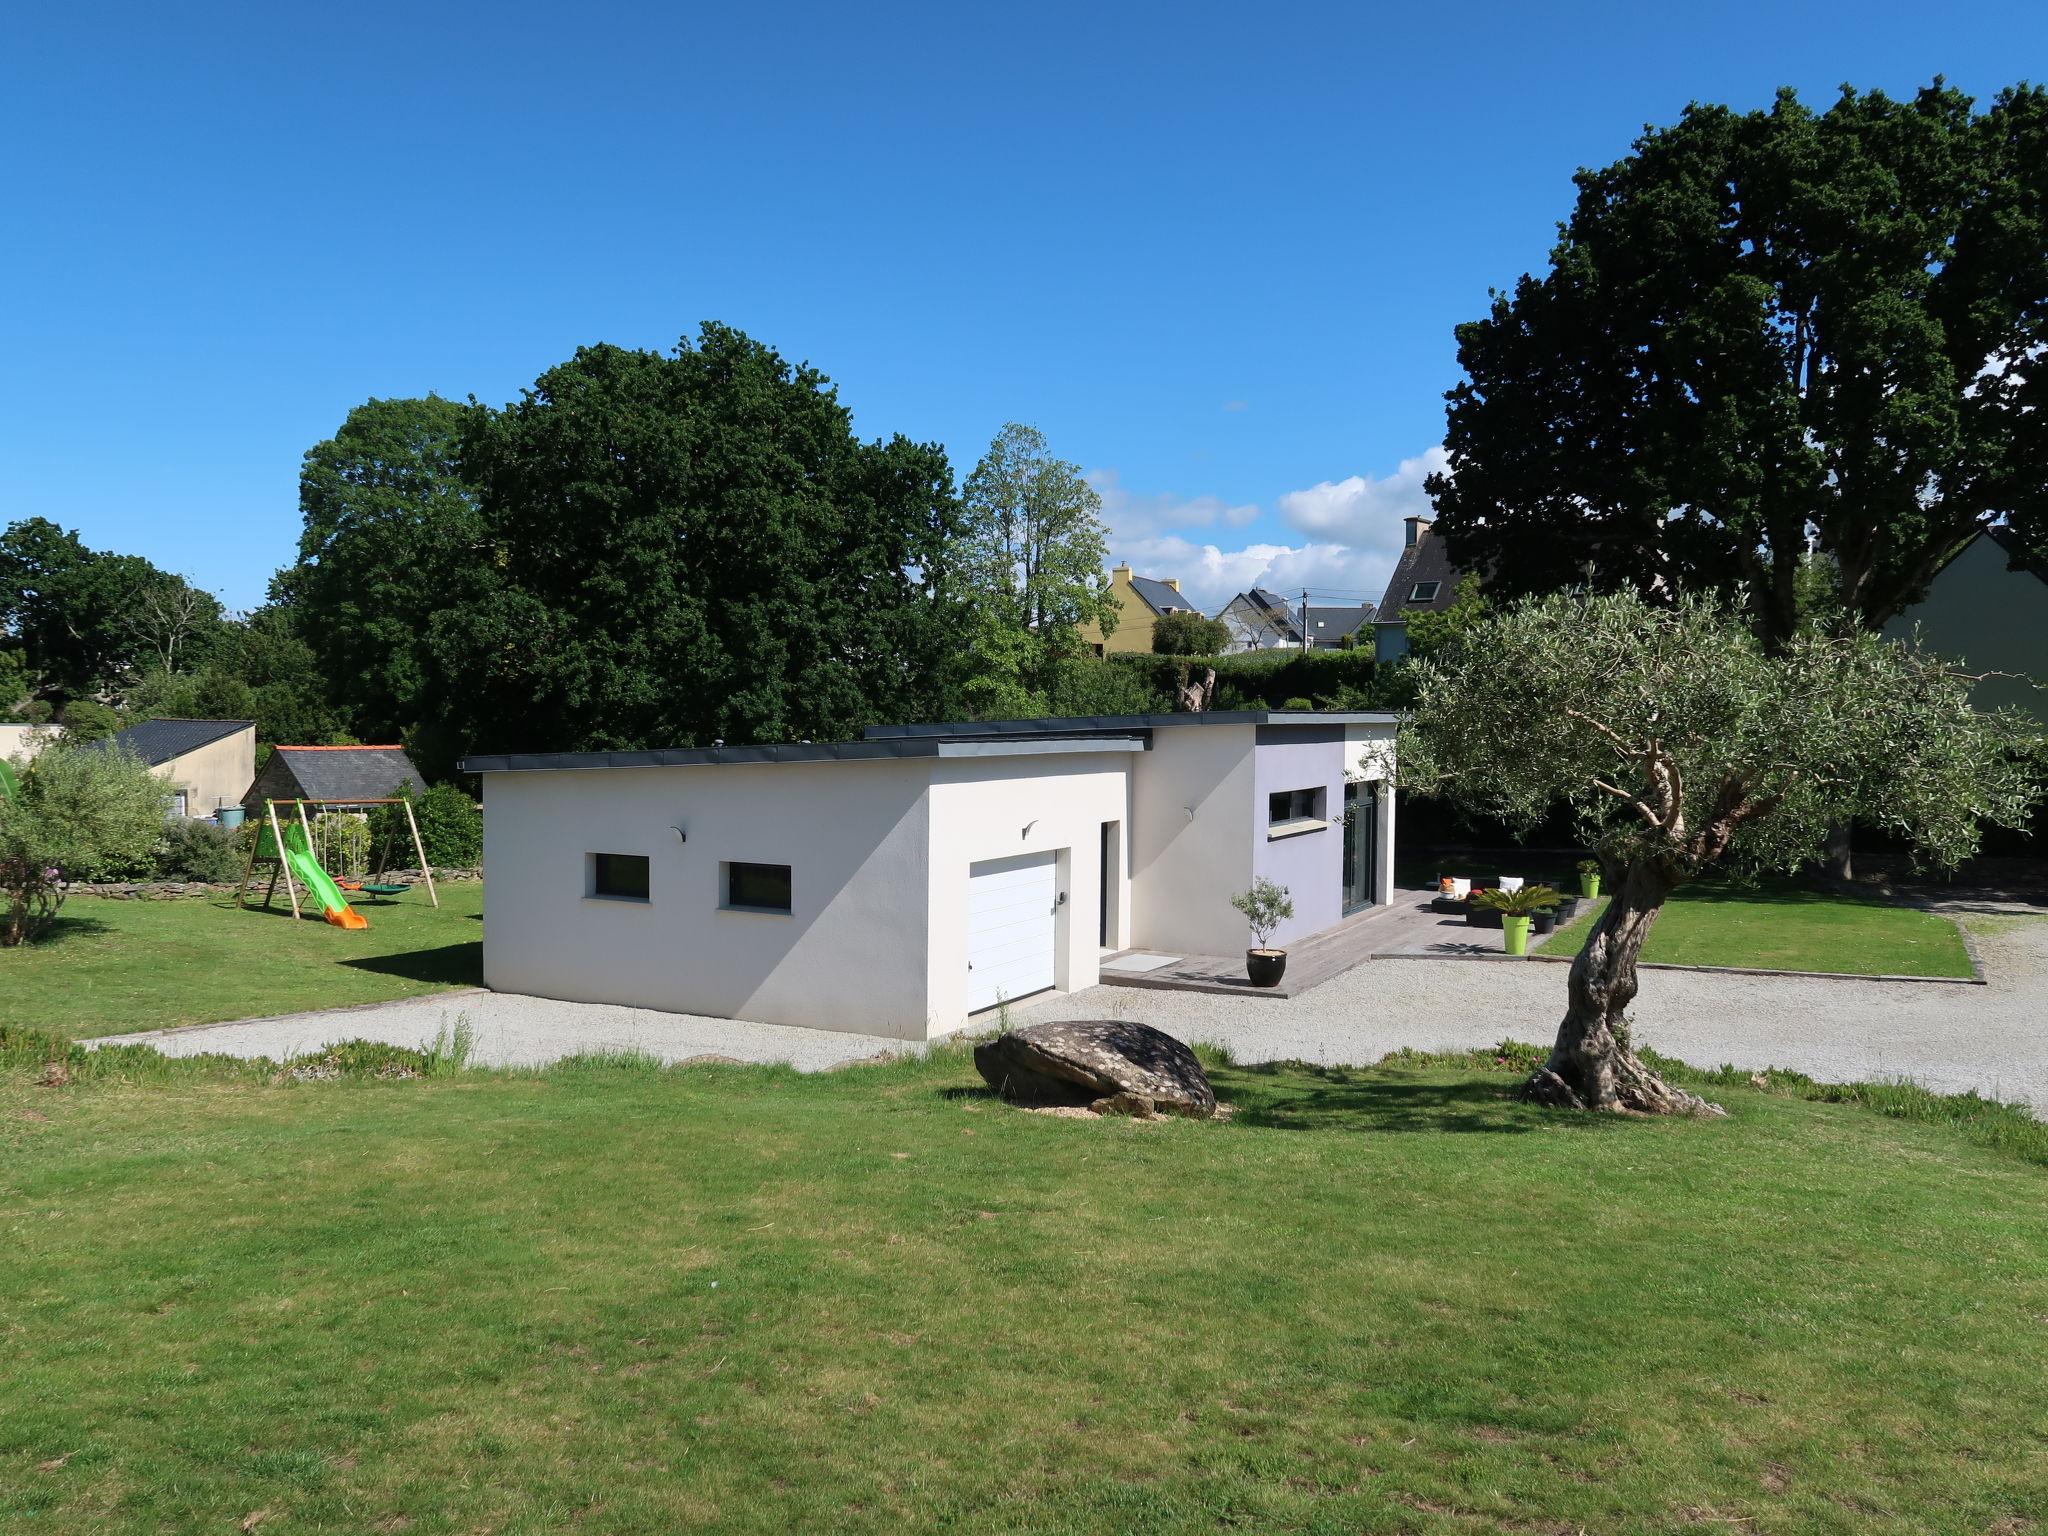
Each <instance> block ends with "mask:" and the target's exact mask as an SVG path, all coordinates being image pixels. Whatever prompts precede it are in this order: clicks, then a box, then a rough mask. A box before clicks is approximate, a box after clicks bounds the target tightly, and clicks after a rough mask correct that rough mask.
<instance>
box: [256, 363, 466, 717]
mask: <svg viewBox="0 0 2048 1536" xmlns="http://www.w3.org/2000/svg"><path fill="white" fill-rule="evenodd" d="M470 414H471V412H470V410H469V409H468V408H465V407H464V406H461V405H459V404H457V403H456V402H454V401H452V400H443V399H441V398H440V397H439V396H438V395H428V396H427V397H426V398H424V399H393V400H370V401H367V402H365V403H364V404H362V405H359V406H357V407H356V408H355V409H354V410H352V411H350V412H349V413H348V419H347V420H346V421H344V422H343V423H342V424H341V428H340V430H339V431H337V432H336V433H335V434H334V436H333V437H331V438H329V439H327V440H326V441H325V442H321V443H316V444H315V445H314V446H313V447H312V448H310V449H308V450H307V452H306V458H305V463H304V464H303V466H302V467H301V469H300V471H299V511H300V514H301V516H302V518H303V520H304V522H303V527H302V530H301V532H300V535H299V557H298V560H297V562H296V563H295V564H293V565H292V566H290V567H288V568H287V569H285V570H283V571H280V572H279V573H278V574H277V577H276V579H275V580H274V581H273V582H272V584H271V597H272V600H273V602H274V603H278V604H283V605H286V606H288V607H289V608H290V609H291V611H292V618H291V621H290V627H291V629H292V631H293V632H294V633H295V634H296V636H297V638H298V639H299V640H301V641H303V643H304V644H305V645H307V646H308V647H310V648H311V651H312V654H313V656H314V658H315V659H316V660H317V662H318V664H319V668H320V671H321V673H322V674H323V675H324V676H325V678H326V679H327V683H328V691H329V692H330V693H331V695H332V697H333V699H334V701H335V702H336V703H338V704H339V705H340V706H341V708H342V709H343V710H344V711H345V712H346V714H347V716H348V719H349V723H350V724H351V725H352V727H353V728H354V730H355V731H356V732H357V734H359V735H360V736H361V737H362V738H363V739H364V740H372V741H396V740H400V739H402V738H404V737H406V736H407V735H408V734H410V733H411V732H413V731H414V730H416V729H417V728H418V727H419V725H420V722H421V721H422V719H423V718H424V716H425V715H426V713H427V709H428V705H427V702H426V695H427V688H428V671H429V667H430V665H431V663H430V660H429V657H428V645H427V636H428V632H429V631H430V630H431V629H432V627H433V622H434V616H435V615H436V614H437V613H439V612H440V611H441V610H442V609H444V608H446V607H449V606H451V605H460V604H461V603H463V602H464V601H466V600H468V599H469V598H471V597H473V596H474V595H475V593H476V592H477V591H478V590H480V588H481V586H482V575H483V573H482V572H481V570H480V569H479V561H480V560H481V559H482V558H483V555H484V552H485V549H486V542H485V538H484V533H483V522H482V517H481V514H480V512H479V510H478V507H477V498H476V495H475V493H474V491H473V490H472V489H471V488H470V485H469V482H468V480H467V479H466V478H465V477H464V475H463V471H462V462H461V439H462V433H463V430H464V427H465V425H466V424H467V422H468V421H469V419H470Z"/></svg>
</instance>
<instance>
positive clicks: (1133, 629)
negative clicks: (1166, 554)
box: [1081, 562, 1196, 656]
mask: <svg viewBox="0 0 2048 1536" xmlns="http://www.w3.org/2000/svg"><path fill="white" fill-rule="evenodd" d="M1109 592H1110V596H1112V597H1114V598H1115V599H1116V606H1117V621H1116V628H1115V629H1114V630H1113V631H1111V632H1110V635H1109V638H1108V639H1107V640H1105V639H1104V638H1103V637H1102V629H1101V626H1100V625H1097V624H1092V623H1091V624H1083V625H1082V626H1081V638H1082V640H1083V641H1085V642H1086V643H1087V645H1088V648H1089V649H1090V650H1092V651H1093V652H1094V653H1095V654H1096V655H1098V656H1100V655H1103V654H1104V653H1105V652H1108V651H1149V650H1151V649H1152V621H1153V620H1154V619H1156V618H1158V617H1159V615H1161V614H1162V613H1194V612H1195V611H1196V609H1195V605H1194V604H1193V603H1191V602H1189V601H1188V600H1187V599H1186V598H1184V597H1182V596H1181V595H1180V578H1179V577H1178V576H1168V577H1167V578H1165V579H1164V580H1163V581H1162V580H1158V579H1156V578H1154V577H1151V576H1133V575H1132V574H1131V567H1130V564H1129V563H1128V562H1126V563H1124V564H1122V565H1119V566H1118V567H1117V568H1116V569H1115V570H1113V571H1111V572H1110V573H1109Z"/></svg>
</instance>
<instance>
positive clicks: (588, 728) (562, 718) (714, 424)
mask: <svg viewBox="0 0 2048 1536" xmlns="http://www.w3.org/2000/svg"><path fill="white" fill-rule="evenodd" d="M462 463H463V465H464V468H465V472H466V473H467V475H468V476H469V477H470V479H471V481H472V483H473V484H474V486H475V488H476V493H477V496H478V507H479V514H480V518H481V528H482V537H483V547H482V549H481V550H480V551H479V552H478V554H477V557H476V558H475V559H474V561H473V562H472V564H473V566H474V568H475V571H476V573H477V582H476V585H475V587H474V588H473V589H471V590H469V591H467V592H464V593H462V594H460V595H459V596H458V597H457V598H456V600H455V601H453V602H452V603H451V602H445V600H444V606H443V609H442V611H441V612H440V613H439V614H438V615H437V616H436V618H435V620H434V623H433V626H432V645H433V655H434V662H435V667H436V670H437V675H438V678H439V680H440V681H439V683H438V685H437V692H436V694H435V699H436V710H437V713H438V714H439V715H440V716H441V718H443V719H445V721H446V722H447V723H448V726H449V727H450V730H451V735H450V738H449V739H448V740H446V741H442V742H438V743H435V744H432V745H428V744H423V743H422V744H421V745H422V752H423V755H424V756H425V757H427V758H428V759H429V760H440V761H444V762H445V760H446V759H447V758H448V757H450V756H452V754H453V753H454V752H455V751H457V750H462V749H468V748H485V749H495V748H557V749H569V748H611V747H644V746H668V745H683V746H687V745H707V744H709V743H711V742H712V741H715V740H721V739H722V740H725V741H728V742H732V743H735V744H737V743H740V742H753V741H775V740H795V739H799V738H805V737H808V738H813V739H832V738H838V737H845V736H850V735H854V734H857V733H858V732H859V730H860V729H861V728H862V727H863V726H865V725H867V724H870V723H873V722H875V721H877V720H883V719H889V718H908V719H916V718H922V717H926V716H928V715H929V714H931V713H932V712H933V711H935V710H936V709H937V708H938V707H939V706H940V704H941V703H942V702H943V701H944V699H945V696H946V695H945V689H946V685H947V681H948V679H949V678H950V677H951V676H952V674H953V670H954V667H955V665H956V662H957V657H958V654H959V652H960V650H961V649H962V644H963V633H964V622H965V611H964V607H963V605H962V604H961V602H960V601H959V598H958V583H957V577H956V574H955V571H954V562H955V559H956V554H957V541H958V535H959V505H958V501H957V498H956V497H955V494H954V491H953V482H952V472H951V470H950V468H949V466H948V465H947V462H946V456H945V452H944V450H943V449H941V448H938V447H936V446H932V445H925V444H918V443H912V442H909V441H907V440H906V439H904V438H902V437H897V438H894V439H892V440H890V441H888V442H862V441H861V440H859V439H858V438H856V437H855V436H854V433H853V429H852V419H851V416H850V414H849V413H848V411H847V409H846V407H845V406H843V405H841V404H840V403H839V399H838V397H837V395H836V393H835V392H834V390H833V389H832V387H831V385H830V382H829V381H828V380H827V379H826V378H825V376H824V375H823V374H821V373H819V372H818V371H817V370H815V369H813V368H811V367H809V366H808V365H793V364H791V363H789V362H787V361H785V360H784V359H783V358H782V357H781V356H780V355H778V354H777V353H776V352H775V351H773V350H772V349H770V348H769V347H766V346H764V345H762V344H761V343H759V342H756V341H753V340H751V339H749V338H748V337H746V336H744V335H742V334H741V333H740V332H738V331H735V330H732V329H730V328H729V327H726V326H722V325H716V324H706V325H705V326H704V327H703V328H702V330H701V332H700V333H699V336H698V339H697V341H696V343H695V344H694V345H692V344H691V343H690V342H688V341H687V340H686V341H684V342H682V343H681V344H679V345H678V346H677V348H676V350H675V352H674V353H673V354H672V355H669V356H663V355H661V354H659V353H655V352H644V351H629V350H626V349H623V348H619V347H612V346H597V347H586V348H584V349H582V350H580V351H579V352H577V354H576V355H575V357H574V358H572V359H570V360H569V361H568V362H566V363H563V364H561V365H560V366H559V367H556V368H552V369H550V370H549V371H548V372H547V373H545V374H543V375H542V376H541V377H540V379H539V380H538V381H536V383H535V384H534V386H533V388H532V389H530V390H528V391H527V392H526V393H525V396H524V398H523V399H521V400H519V401H517V402H515V403H513V404H512V405H510V406H508V407H507V408H506V409H505V410H503V411H501V412H490V411H485V410H476V411H473V412H472V413H471V415H470V418H469V421H468V423H467V428H466V431H465V435H464V439H463V443H462Z"/></svg>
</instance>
